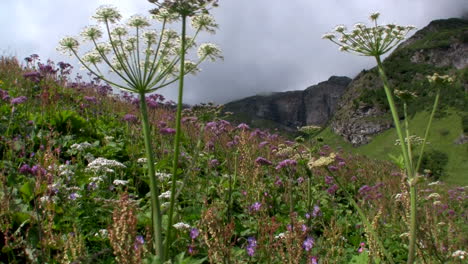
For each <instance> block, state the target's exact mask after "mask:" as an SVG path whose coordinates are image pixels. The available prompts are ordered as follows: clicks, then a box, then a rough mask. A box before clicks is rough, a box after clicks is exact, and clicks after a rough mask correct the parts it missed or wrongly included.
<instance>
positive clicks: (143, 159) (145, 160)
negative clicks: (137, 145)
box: [137, 158, 148, 164]
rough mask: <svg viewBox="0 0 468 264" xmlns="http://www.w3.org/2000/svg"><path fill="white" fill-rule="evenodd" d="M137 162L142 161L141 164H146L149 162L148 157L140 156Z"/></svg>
mask: <svg viewBox="0 0 468 264" xmlns="http://www.w3.org/2000/svg"><path fill="white" fill-rule="evenodd" d="M137 162H138V163H140V164H145V163H147V162H148V159H147V158H139V159H137Z"/></svg>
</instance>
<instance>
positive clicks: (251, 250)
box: [245, 237, 257, 257]
mask: <svg viewBox="0 0 468 264" xmlns="http://www.w3.org/2000/svg"><path fill="white" fill-rule="evenodd" d="M256 248H257V240H256V239H255V238H254V237H249V238H248V239H247V247H246V248H245V249H246V251H247V255H249V256H251V257H253V255H254V254H255V249H256Z"/></svg>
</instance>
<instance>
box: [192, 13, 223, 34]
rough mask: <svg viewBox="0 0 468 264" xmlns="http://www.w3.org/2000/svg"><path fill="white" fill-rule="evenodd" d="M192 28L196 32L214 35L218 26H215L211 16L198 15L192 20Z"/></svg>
mask: <svg viewBox="0 0 468 264" xmlns="http://www.w3.org/2000/svg"><path fill="white" fill-rule="evenodd" d="M192 27H193V28H194V29H196V30H200V31H206V32H209V33H212V34H214V33H215V32H216V31H215V29H216V28H217V27H218V24H216V21H215V20H214V18H213V17H212V16H210V15H208V14H200V15H198V16H194V17H193V18H192Z"/></svg>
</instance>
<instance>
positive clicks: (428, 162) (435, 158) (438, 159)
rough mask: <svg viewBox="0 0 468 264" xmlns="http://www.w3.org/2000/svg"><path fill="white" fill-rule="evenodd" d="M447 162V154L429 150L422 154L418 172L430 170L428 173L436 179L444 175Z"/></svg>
mask: <svg viewBox="0 0 468 264" xmlns="http://www.w3.org/2000/svg"><path fill="white" fill-rule="evenodd" d="M447 163H448V156H447V154H445V153H444V152H442V151H439V150H430V151H428V152H426V153H424V155H423V158H422V160H421V167H420V169H419V173H421V174H423V173H424V170H430V173H429V175H430V176H431V177H432V178H434V180H438V179H440V177H441V176H443V175H444V171H445V166H446V165H447Z"/></svg>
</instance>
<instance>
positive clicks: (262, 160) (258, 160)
mask: <svg viewBox="0 0 468 264" xmlns="http://www.w3.org/2000/svg"><path fill="white" fill-rule="evenodd" d="M255 163H257V164H258V165H266V166H269V165H271V164H273V163H272V162H271V161H269V160H267V159H265V158H264V157H258V158H256V159H255Z"/></svg>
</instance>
